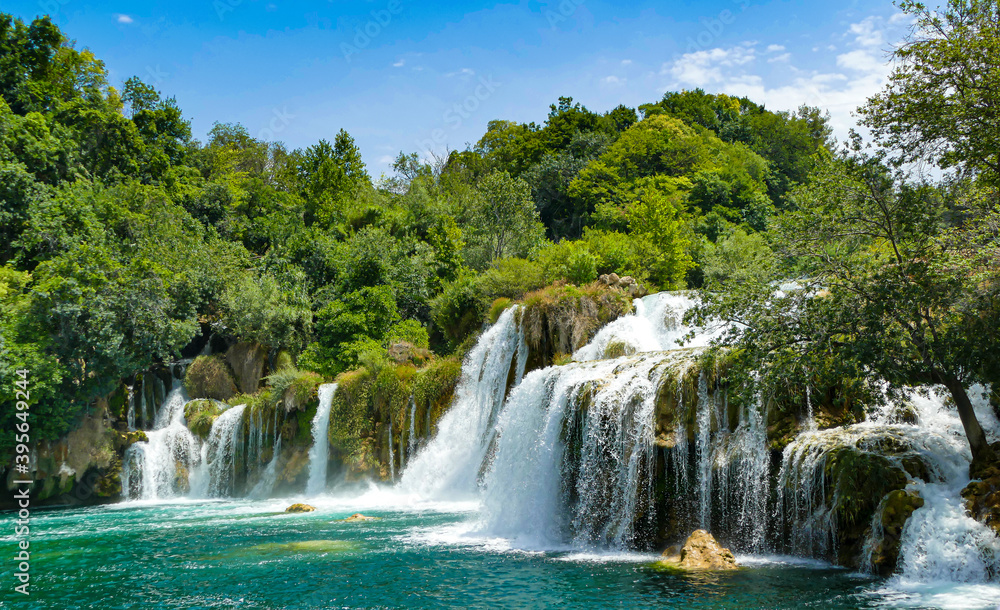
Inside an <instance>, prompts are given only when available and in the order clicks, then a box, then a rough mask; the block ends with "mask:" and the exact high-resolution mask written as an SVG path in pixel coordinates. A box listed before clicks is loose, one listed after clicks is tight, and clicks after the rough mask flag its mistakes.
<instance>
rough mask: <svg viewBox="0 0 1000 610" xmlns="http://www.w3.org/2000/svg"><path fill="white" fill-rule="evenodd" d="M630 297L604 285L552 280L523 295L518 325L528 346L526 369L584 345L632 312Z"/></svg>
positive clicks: (540, 364) (538, 366)
mask: <svg viewBox="0 0 1000 610" xmlns="http://www.w3.org/2000/svg"><path fill="white" fill-rule="evenodd" d="M632 308H633V306H632V299H631V298H630V297H629V296H628V295H627V294H625V293H623V292H621V291H620V290H615V289H612V288H608V287H607V286H605V285H604V284H600V283H596V282H595V283H593V284H589V285H587V286H572V285H569V284H566V283H558V282H557V283H555V284H553V285H551V286H548V287H546V288H543V289H541V290H536V291H535V292H531V293H528V294H527V295H525V297H524V300H523V311H522V312H521V314H520V320H519V321H520V324H521V326H522V328H523V329H524V333H525V339H526V340H527V342H528V347H530V348H531V352H532V353H531V356H530V357H529V360H528V369H529V370H532V369H536V368H541V367H544V366H548V365H550V364H552V363H553V361H554V359H555V356H556V354H570V353H573V352H575V351H576V350H577V349H579V348H581V347H583V346H584V345H586V344H587V343H588V342H589V341H590V340H591V339H593V338H594V335H596V334H597V331H598V330H600V329H601V327H603V326H604V325H606V324H607V323H609V322H612V321H614V320H616V319H618V318H620V317H621V316H623V315H626V314H629V313H631V312H632Z"/></svg>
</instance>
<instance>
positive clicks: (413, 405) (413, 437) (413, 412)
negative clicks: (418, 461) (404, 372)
mask: <svg viewBox="0 0 1000 610" xmlns="http://www.w3.org/2000/svg"><path fill="white" fill-rule="evenodd" d="M416 450H417V399H416V397H414V396H413V395H412V394H410V433H409V434H408V435H407V436H406V463H407V464H409V463H410V460H412V459H413V454H414V453H415V452H416Z"/></svg>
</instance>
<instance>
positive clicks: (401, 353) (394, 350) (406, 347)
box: [389, 341, 414, 363]
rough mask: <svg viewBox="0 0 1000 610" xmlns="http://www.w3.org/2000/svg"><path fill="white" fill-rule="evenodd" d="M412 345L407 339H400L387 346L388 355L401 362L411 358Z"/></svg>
mask: <svg viewBox="0 0 1000 610" xmlns="http://www.w3.org/2000/svg"><path fill="white" fill-rule="evenodd" d="M413 350H414V345H413V344H412V343H410V342H409V341H400V342H398V343H393V344H392V345H390V346H389V357H390V358H392V359H393V360H395V361H396V362H399V363H403V362H408V361H410V360H412V359H413Z"/></svg>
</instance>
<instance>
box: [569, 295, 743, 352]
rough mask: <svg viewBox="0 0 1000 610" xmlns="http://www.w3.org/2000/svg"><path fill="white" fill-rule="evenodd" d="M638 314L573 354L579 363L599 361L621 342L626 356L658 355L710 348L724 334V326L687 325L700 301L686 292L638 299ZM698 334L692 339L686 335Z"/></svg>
mask: <svg viewBox="0 0 1000 610" xmlns="http://www.w3.org/2000/svg"><path fill="white" fill-rule="evenodd" d="M634 304H635V313H634V314H632V315H630V316H624V317H622V318H619V319H617V320H615V321H614V322H611V323H610V324H608V325H607V326H605V327H604V328H602V329H601V330H600V331H598V333H597V335H595V336H594V339H593V340H592V341H591V342H590V343H588V344H587V345H585V346H584V347H581V348H580V349H578V350H577V351H576V353H574V354H573V359H574V360H577V361H581V362H582V361H584V360H599V359H601V358H604V354H605V352H606V350H607V348H608V346H609V345H611V344H612V343H620V344H624V345H625V346H626V353H644V352H658V351H666V350H672V349H678V348H681V347H707V346H708V345H709V343H711V342H712V340H713V339H715V338H717V337H719V336H721V335H722V333H723V332H724V331H725V329H726V327H725V326H724V325H722V324H718V325H715V326H712V327H710V328H696V327H693V326H687V325H686V324H684V314H685V313H687V311H688V310H689V309H691V308H692V307H694V306H695V305H696V304H697V301H696V300H695V299H694V298H693V297H692V296H691V295H689V294H687V293H684V292H660V293H657V294H653V295H650V296H648V297H644V298H642V299H636V300H635V301H634ZM692 332H694V333H695V336H694V337H693V338H691V339H687V338H686V336H687V335H688V334H689V333H692Z"/></svg>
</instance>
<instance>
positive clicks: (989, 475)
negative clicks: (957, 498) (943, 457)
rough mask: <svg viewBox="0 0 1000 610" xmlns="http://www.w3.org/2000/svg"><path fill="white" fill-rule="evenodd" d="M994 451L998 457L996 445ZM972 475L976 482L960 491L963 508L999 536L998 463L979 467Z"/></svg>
mask: <svg viewBox="0 0 1000 610" xmlns="http://www.w3.org/2000/svg"><path fill="white" fill-rule="evenodd" d="M994 451H996V452H997V453H998V455H1000V446H998V444H994ZM973 474H974V476H975V477H976V478H977V479H978V480H976V481H972V482H971V483H969V484H968V485H966V487H965V489H963V490H962V497H963V498H965V507H966V508H967V509H968V510H969V514H970V515H971V516H972V518H973V519H975V520H976V521H979V522H980V523H983V524H985V525H986V526H988V527H989V528H990V529H992V530H993V531H994V532H996V534H997V535H998V536H1000V462H994V463H993V464H991V465H986V466H979V467H978V468H976V469H975V472H974V473H973Z"/></svg>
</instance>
